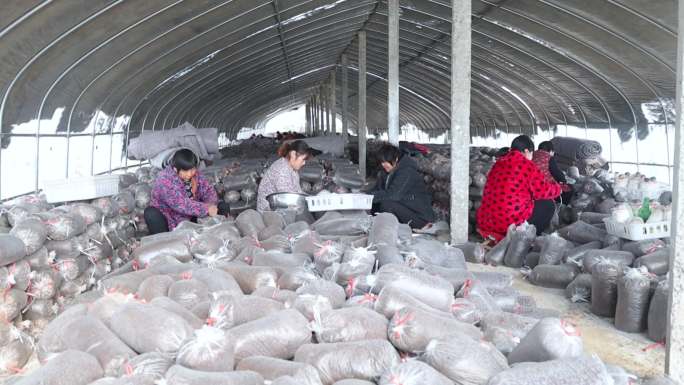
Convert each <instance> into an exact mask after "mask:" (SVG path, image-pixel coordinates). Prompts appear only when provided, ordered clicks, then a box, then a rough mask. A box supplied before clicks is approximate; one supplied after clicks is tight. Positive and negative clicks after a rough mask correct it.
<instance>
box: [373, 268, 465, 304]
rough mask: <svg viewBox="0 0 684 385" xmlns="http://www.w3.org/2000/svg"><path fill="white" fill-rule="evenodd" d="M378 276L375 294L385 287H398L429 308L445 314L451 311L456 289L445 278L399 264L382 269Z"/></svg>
mask: <svg viewBox="0 0 684 385" xmlns="http://www.w3.org/2000/svg"><path fill="white" fill-rule="evenodd" d="M376 276H377V284H376V286H375V292H380V291H381V290H382V289H383V288H384V287H385V286H389V285H392V286H397V287H400V288H401V290H403V291H404V292H406V293H408V294H410V295H412V296H413V297H414V298H416V299H417V300H419V301H421V302H423V303H425V304H426V305H428V306H431V307H434V308H435V309H437V310H441V311H444V312H449V311H450V310H451V304H452V303H453V299H454V287H453V286H452V285H451V283H449V282H448V281H447V280H445V279H444V278H441V277H437V276H433V275H430V274H429V273H426V272H424V271H419V270H415V269H411V268H410V267H408V266H404V265H397V264H390V265H385V266H383V267H381V268H380V270H378V272H377V274H376Z"/></svg>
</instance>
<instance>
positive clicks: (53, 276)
mask: <svg viewBox="0 0 684 385" xmlns="http://www.w3.org/2000/svg"><path fill="white" fill-rule="evenodd" d="M61 284H62V276H61V275H60V274H59V272H56V271H54V270H52V269H50V268H47V269H42V270H36V271H35V272H34V274H33V279H32V280H31V289H30V290H29V294H30V295H31V296H33V298H34V299H36V300H41V299H50V298H54V297H55V295H56V294H57V291H58V289H59V287H60V286H61Z"/></svg>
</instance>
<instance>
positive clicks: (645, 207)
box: [637, 198, 651, 222]
mask: <svg viewBox="0 0 684 385" xmlns="http://www.w3.org/2000/svg"><path fill="white" fill-rule="evenodd" d="M637 216H638V217H639V218H641V219H643V220H644V222H646V221H647V220H648V217H650V216H651V201H650V200H649V199H648V198H644V201H643V202H642V204H641V208H640V209H639V211H638V212H637Z"/></svg>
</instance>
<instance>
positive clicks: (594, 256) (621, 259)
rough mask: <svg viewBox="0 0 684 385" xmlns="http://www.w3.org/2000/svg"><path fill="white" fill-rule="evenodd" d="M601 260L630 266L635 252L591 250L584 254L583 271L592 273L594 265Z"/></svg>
mask: <svg viewBox="0 0 684 385" xmlns="http://www.w3.org/2000/svg"><path fill="white" fill-rule="evenodd" d="M600 261H608V262H612V263H614V264H616V265H621V266H622V267H628V266H631V265H632V263H633V262H634V254H632V253H630V252H629V251H618V250H589V251H587V252H586V254H584V261H583V268H582V269H583V271H584V272H585V273H590V274H591V273H592V272H593V269H594V266H595V265H596V264H598V263H599V262H600Z"/></svg>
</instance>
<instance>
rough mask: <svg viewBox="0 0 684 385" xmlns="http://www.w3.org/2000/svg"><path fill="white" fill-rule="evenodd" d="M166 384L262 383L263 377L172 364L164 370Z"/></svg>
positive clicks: (228, 384)
mask: <svg viewBox="0 0 684 385" xmlns="http://www.w3.org/2000/svg"><path fill="white" fill-rule="evenodd" d="M165 379H166V382H165V383H166V385H262V384H263V383H264V378H263V377H261V376H260V375H259V374H258V373H255V372H248V371H235V372H233V371H230V372H205V371H200V370H192V369H188V368H185V367H183V366H180V365H174V366H172V367H171V369H169V371H168V372H166V377H165Z"/></svg>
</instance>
